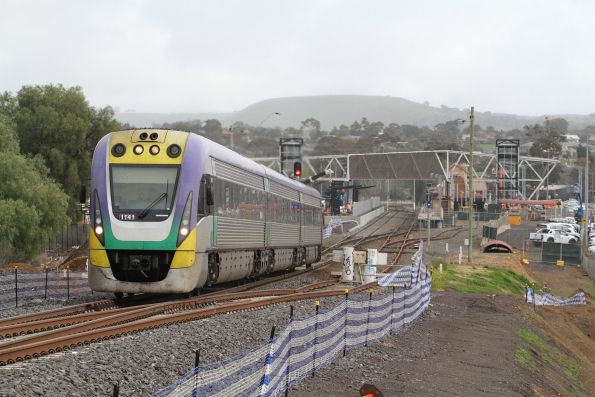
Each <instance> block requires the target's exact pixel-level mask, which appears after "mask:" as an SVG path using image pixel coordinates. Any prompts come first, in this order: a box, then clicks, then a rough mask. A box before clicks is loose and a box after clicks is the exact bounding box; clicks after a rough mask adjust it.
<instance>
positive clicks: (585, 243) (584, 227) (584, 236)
mask: <svg viewBox="0 0 595 397" xmlns="http://www.w3.org/2000/svg"><path fill="white" fill-rule="evenodd" d="M584 202H585V211H584V212H583V219H581V238H582V239H583V244H582V245H583V261H584V258H585V257H584V254H585V252H586V251H587V249H588V247H589V232H588V231H587V229H588V228H587V225H588V224H589V145H588V144H587V159H586V167H585V200H584ZM583 265H584V263H583Z"/></svg>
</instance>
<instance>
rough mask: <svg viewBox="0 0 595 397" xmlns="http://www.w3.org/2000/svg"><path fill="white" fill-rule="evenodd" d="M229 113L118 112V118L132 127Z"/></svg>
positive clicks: (151, 125)
mask: <svg viewBox="0 0 595 397" xmlns="http://www.w3.org/2000/svg"><path fill="white" fill-rule="evenodd" d="M229 115H230V114H229V113H136V112H130V113H116V120H118V121H120V122H122V123H128V124H130V125H131V126H132V127H137V128H141V127H157V126H160V125H162V124H163V123H173V122H175V121H188V120H208V119H218V120H222V119H224V118H226V117H229Z"/></svg>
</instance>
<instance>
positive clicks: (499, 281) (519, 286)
mask: <svg viewBox="0 0 595 397" xmlns="http://www.w3.org/2000/svg"><path fill="white" fill-rule="evenodd" d="M439 263H443V271H442V273H440V272H439V271H438V270H437V269H438V265H439ZM432 266H433V267H434V272H433V273H432V277H433V278H432V289H433V290H435V291H457V292H465V293H476V294H481V293H488V294H489V293H511V294H523V293H524V290H525V286H526V285H530V284H531V282H530V281H529V280H528V279H527V278H526V277H525V276H523V275H520V274H518V273H515V272H514V271H512V270H510V269H501V268H490V267H482V268H472V269H470V271H463V269H462V268H460V269H456V268H454V267H453V266H450V265H448V264H447V263H444V262H440V261H434V262H432Z"/></svg>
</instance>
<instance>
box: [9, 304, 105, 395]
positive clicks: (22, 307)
mask: <svg viewBox="0 0 595 397" xmlns="http://www.w3.org/2000/svg"><path fill="white" fill-rule="evenodd" d="M112 298H113V295H111V294H103V293H95V294H93V295H86V296H76V297H72V298H70V300H56V299H49V300H43V299H36V300H32V301H27V302H24V303H22V304H19V306H18V307H12V308H0V318H6V317H14V316H22V315H25V314H31V313H38V312H42V311H48V310H55V309H61V308H63V307H67V306H73V305H79V304H82V303H88V302H95V301H99V300H103V299H112ZM0 397H2V395H1V394H0Z"/></svg>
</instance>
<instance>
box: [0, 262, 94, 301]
mask: <svg viewBox="0 0 595 397" xmlns="http://www.w3.org/2000/svg"><path fill="white" fill-rule="evenodd" d="M91 293H92V291H91V288H90V287H89V281H88V278H87V272H86V271H80V270H60V271H49V270H48V271H45V272H26V271H18V270H17V271H11V272H2V273H0V311H2V310H3V309H7V308H11V307H15V306H18V305H20V304H21V303H24V302H28V301H36V300H38V301H41V300H47V299H59V300H66V299H69V298H71V297H75V296H87V295H90V294H91Z"/></svg>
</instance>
